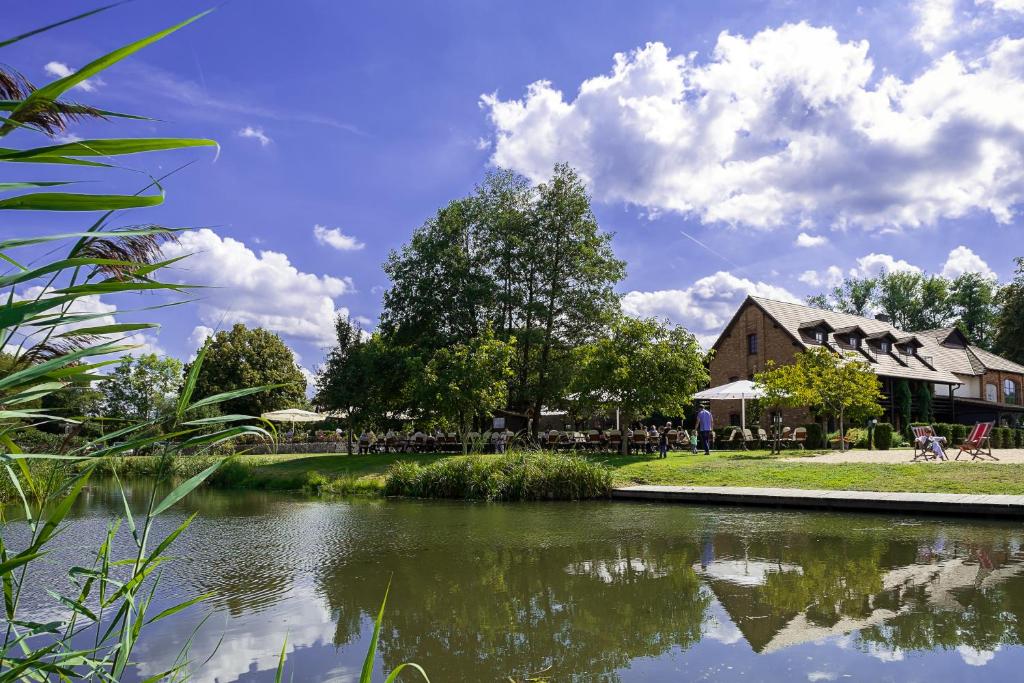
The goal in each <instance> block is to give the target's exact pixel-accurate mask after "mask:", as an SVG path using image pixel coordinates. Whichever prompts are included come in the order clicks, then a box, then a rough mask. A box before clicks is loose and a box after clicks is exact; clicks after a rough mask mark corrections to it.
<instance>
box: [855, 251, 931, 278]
mask: <svg viewBox="0 0 1024 683" xmlns="http://www.w3.org/2000/svg"><path fill="white" fill-rule="evenodd" d="M883 271H884V272H886V273H920V272H921V268H918V267H917V266H915V265H914V264H912V263H908V262H907V261H904V260H903V259H898V258H896V257H894V256H892V255H890V254H875V253H871V254H868V255H867V256H861V257H860V258H859V259H857V267H856V268H851V269H850V275H851V276H853V277H876V276H878V275H881V274H882V272H883Z"/></svg>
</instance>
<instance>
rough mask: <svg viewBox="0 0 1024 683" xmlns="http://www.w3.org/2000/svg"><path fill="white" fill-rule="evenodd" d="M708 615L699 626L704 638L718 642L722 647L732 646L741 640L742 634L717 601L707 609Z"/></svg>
mask: <svg viewBox="0 0 1024 683" xmlns="http://www.w3.org/2000/svg"><path fill="white" fill-rule="evenodd" d="M708 613H709V616H708V619H707V620H706V621H705V622H704V623H703V625H702V626H701V634H702V636H703V637H704V638H708V639H710V640H715V641H718V642H719V643H722V644H723V645H733V644H735V643H738V642H740V641H742V640H743V633H742V632H741V631H740V630H739V628H737V627H736V624H734V623H732V620H731V619H730V618H729V615H728V614H727V613H726V611H725V610H724V609H723V608H722V606H721V605H720V604H719V603H718V601H717V600H716V601H715V602H713V603H712V604H711V607H709V608H708Z"/></svg>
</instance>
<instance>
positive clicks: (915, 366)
mask: <svg viewBox="0 0 1024 683" xmlns="http://www.w3.org/2000/svg"><path fill="white" fill-rule="evenodd" d="M812 346H824V347H826V348H830V349H833V350H834V351H836V352H852V353H856V354H858V355H860V356H861V357H862V358H863V359H864V360H865V361H866V362H867V363H868V364H869V366H870V367H871V368H872V369H873V370H874V371H875V373H876V374H877V375H878V376H879V379H880V380H881V382H882V391H883V394H884V395H885V397H886V398H885V400H884V402H883V405H882V407H883V408H884V409H885V411H886V419H888V420H890V421H892V422H893V423H895V422H896V414H895V407H894V405H893V403H892V400H891V397H892V396H893V393H894V391H895V389H896V387H897V386H898V385H899V383H901V382H907V384H908V386H909V388H910V389H911V395H912V396H914V399H915V403H916V402H917V401H918V397H919V396H920V392H921V389H922V386H924V387H927V388H928V389H929V391H930V392H931V394H932V395H933V400H932V407H933V411H934V413H935V419H936V421H938V422H961V423H964V424H970V423H973V422H976V421H981V420H994V421H996V422H997V423H1003V424H1011V425H1015V424H1018V423H1021V422H1024V400H1022V399H1024V394H1022V386H1024V366H1022V365H1020V364H1018V363H1014V362H1012V361H1010V360H1007V359H1006V358H1002V357H1000V356H997V355H995V354H993V353H990V352H988V351H985V350H984V349H981V348H978V347H977V346H975V345H973V344H971V343H970V340H968V339H967V338H966V337H965V336H964V334H963V333H962V332H961V331H960V330H959V329H958V328H955V327H951V328H942V329H934V330H923V331H920V332H905V331H903V330H899V329H897V328H896V327H894V326H893V325H892V324H891V323H890V322H889V320H888V319H887V318H885V317H884V316H878V317H876V318H866V317H863V316H858V315H852V314H849V313H838V312H835V311H826V310H821V309H817V308H812V307H810V306H805V305H803V304H798V303H792V302H785V301H775V300H773V299H765V298H763V297H755V296H750V297H747V298H746V300H744V302H743V303H742V304H741V305H740V308H739V310H737V311H736V314H735V315H734V316H733V318H732V320H730V321H729V324H728V325H726V327H725V329H724V330H723V331H722V334H721V335H720V336H719V337H718V340H717V341H716V342H715V344H714V346H713V347H712V349H713V350H714V352H715V353H714V356H713V358H712V361H711V365H710V371H711V384H712V386H718V385H720V384H725V383H727V382H732V381H736V380H738V379H751V378H753V376H754V374H755V373H757V372H760V371H761V370H763V369H764V368H765V366H766V364H767V362H768V361H769V360H772V361H774V362H775V363H776V364H786V363H791V362H792V361H793V359H794V358H795V357H796V354H797V353H800V352H801V351H803V350H805V349H808V348H810V347H812ZM731 409H732V407H731V406H726V410H731ZM916 410H917V407H916V405H915V406H914V408H913V410H912V413H914V414H915V415H916ZM738 411H739V407H738V405H737V406H736V408H735V412H737V415H736V416H733V415H731V414H730V418H731V419H732V421H733V422H736V423H738ZM787 412H789V413H791V414H789V415H787V416H786V420H787V422H795V421H800V420H802V419H807V417H808V416H807V415H806V411H800V410H791V411H787Z"/></svg>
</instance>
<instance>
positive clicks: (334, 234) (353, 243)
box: [313, 225, 366, 251]
mask: <svg viewBox="0 0 1024 683" xmlns="http://www.w3.org/2000/svg"><path fill="white" fill-rule="evenodd" d="M313 236H314V237H315V238H316V241H317V242H319V243H320V244H326V245H328V246H331V247H334V248H335V249H337V250H338V251H358V250H360V249H362V248H363V247H365V246H366V244H365V243H363V242H360V241H359V240H357V239H356V238H355V237H352V236H351V235H346V234H345V233H343V232H342V231H341V230H340V229H339V228H328V227H326V226H324V225H314V226H313Z"/></svg>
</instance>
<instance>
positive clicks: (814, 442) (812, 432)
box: [802, 422, 828, 448]
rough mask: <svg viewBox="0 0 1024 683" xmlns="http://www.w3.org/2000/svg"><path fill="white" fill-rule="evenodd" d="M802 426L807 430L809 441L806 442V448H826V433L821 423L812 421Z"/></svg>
mask: <svg viewBox="0 0 1024 683" xmlns="http://www.w3.org/2000/svg"><path fill="white" fill-rule="evenodd" d="M802 426H803V428H804V429H806V430H807V441H806V442H804V448H825V447H826V446H827V445H828V444H826V443H825V433H824V430H822V428H821V425H820V424H818V423H817V422H810V423H808V424H805V425H802Z"/></svg>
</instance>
